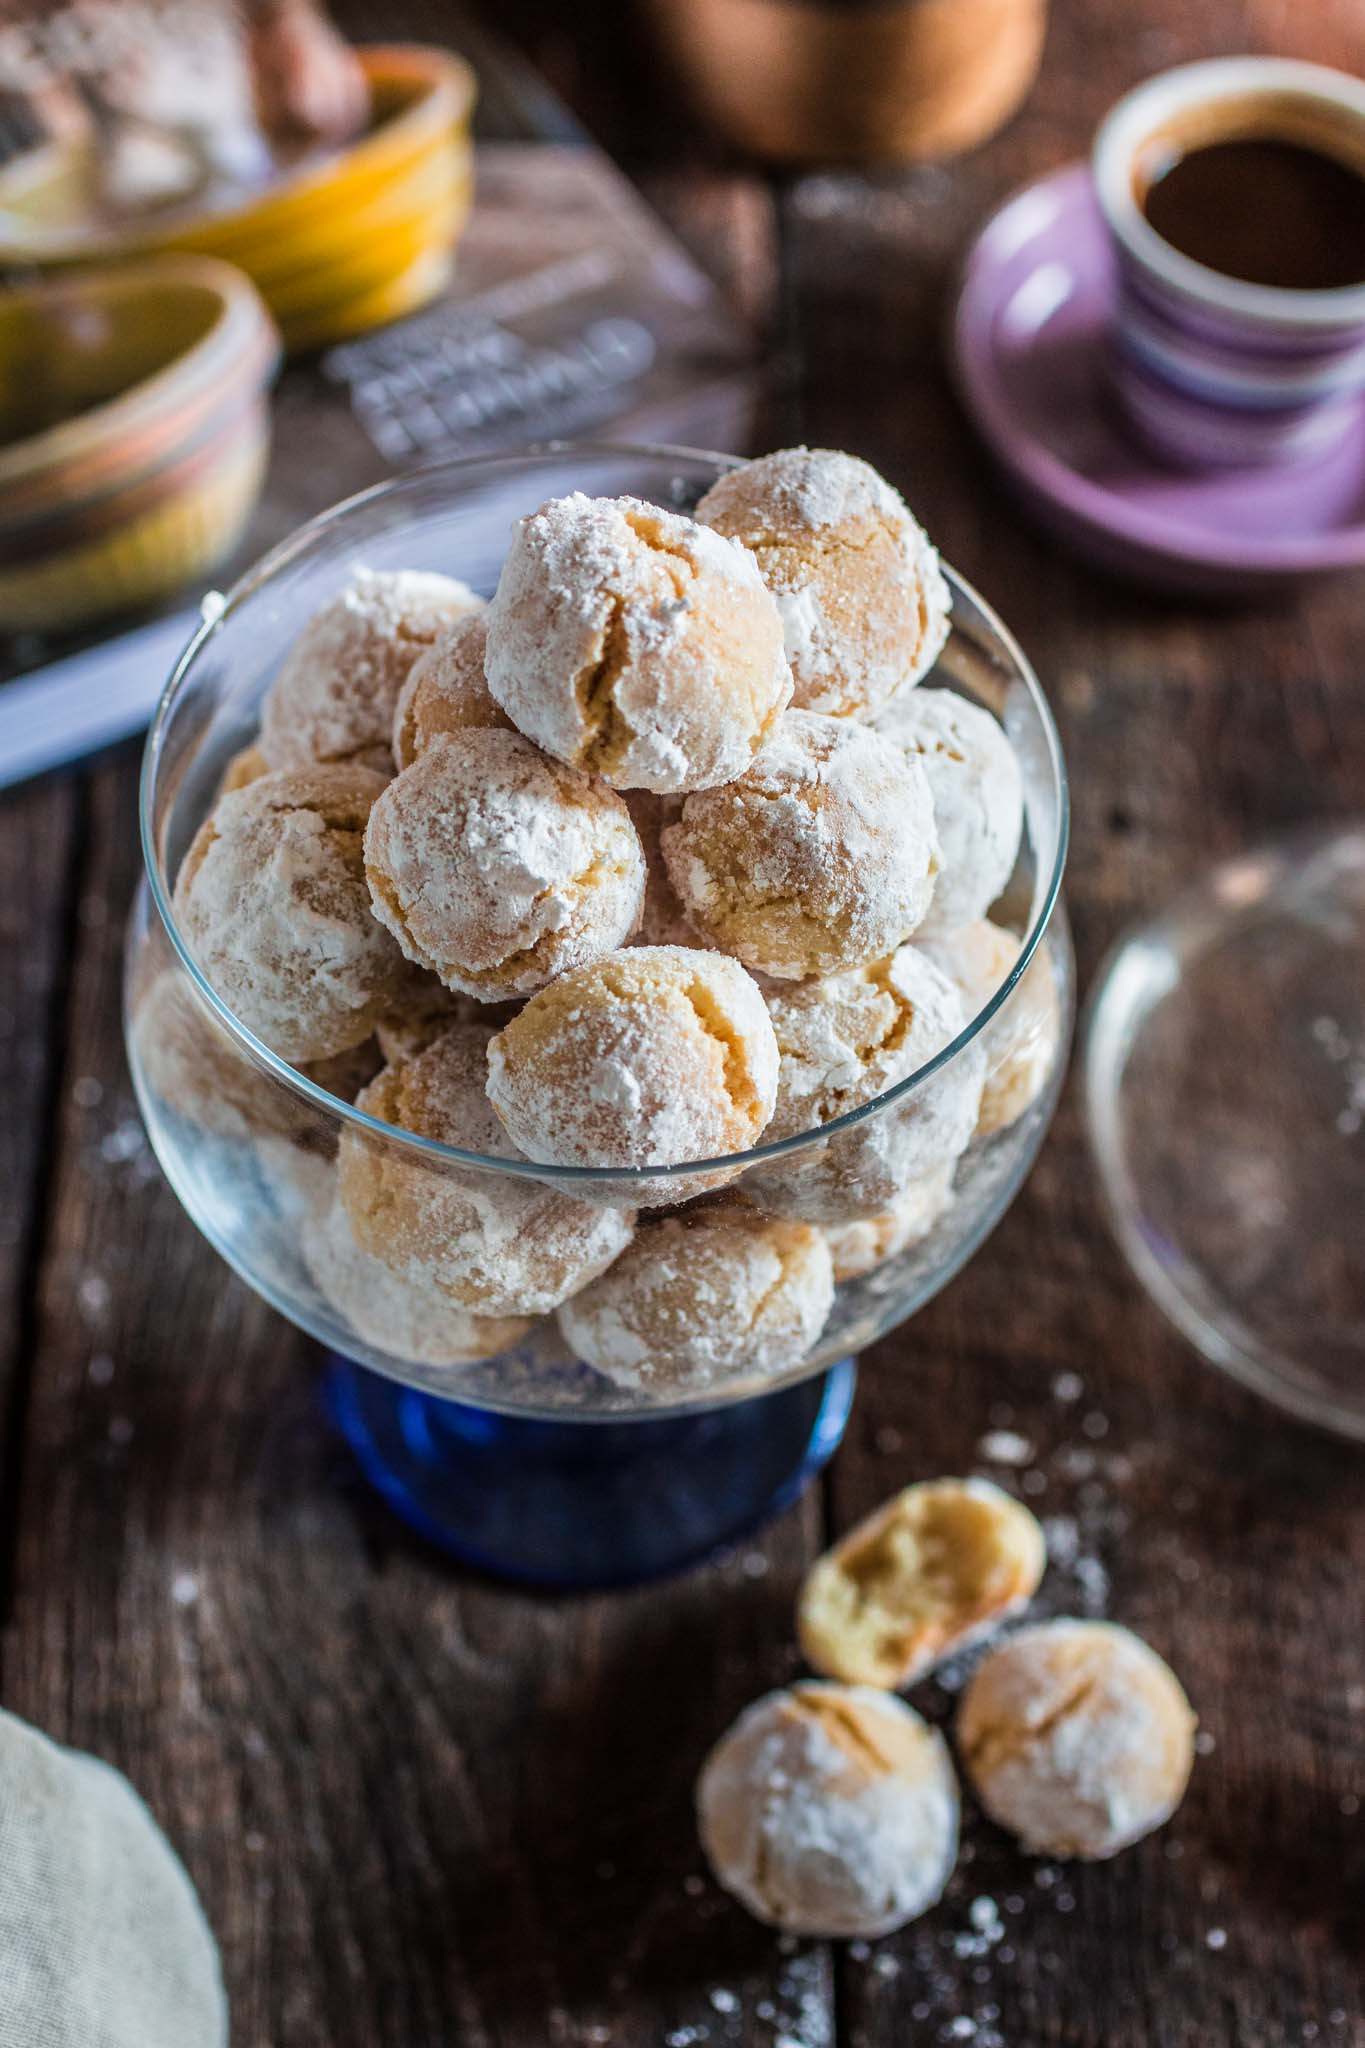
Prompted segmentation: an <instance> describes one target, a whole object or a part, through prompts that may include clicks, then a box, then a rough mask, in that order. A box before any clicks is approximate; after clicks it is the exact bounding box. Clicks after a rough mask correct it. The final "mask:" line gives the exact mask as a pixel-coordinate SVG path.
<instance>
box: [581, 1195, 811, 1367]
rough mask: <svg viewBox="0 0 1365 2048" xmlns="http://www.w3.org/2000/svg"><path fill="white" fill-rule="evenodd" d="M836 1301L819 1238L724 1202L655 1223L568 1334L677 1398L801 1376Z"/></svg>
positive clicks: (584, 1304) (587, 1299)
mask: <svg viewBox="0 0 1365 2048" xmlns="http://www.w3.org/2000/svg"><path fill="white" fill-rule="evenodd" d="M833 1300H834V1279H833V1274H832V1272H831V1268H830V1256H829V1247H828V1246H827V1245H826V1243H825V1241H824V1239H823V1238H822V1236H821V1235H820V1232H819V1231H818V1230H813V1229H812V1228H811V1227H810V1225H809V1224H805V1223H785V1222H782V1221H780V1220H779V1219H778V1218H776V1217H772V1216H760V1215H759V1214H757V1212H756V1211H754V1210H753V1209H750V1208H748V1207H747V1206H746V1205H745V1204H744V1203H742V1202H737V1201H735V1200H734V1199H733V1197H727V1196H724V1195H722V1196H720V1197H719V1198H718V1199H717V1200H716V1201H714V1202H703V1203H701V1204H700V1205H698V1206H697V1207H696V1208H689V1209H685V1210H682V1211H680V1212H678V1213H676V1214H671V1215H667V1216H654V1217H649V1218H647V1219H646V1220H645V1221H643V1222H642V1223H641V1225H640V1228H639V1230H638V1231H637V1233H636V1236H635V1238H634V1241H633V1242H632V1243H631V1244H630V1246H629V1247H628V1248H627V1249H626V1250H625V1251H624V1252H623V1253H622V1254H621V1256H620V1258H619V1259H617V1261H616V1263H615V1264H614V1265H613V1266H610V1267H609V1268H608V1269H607V1271H606V1272H605V1273H604V1274H603V1275H602V1276H601V1278H600V1279H598V1280H594V1281H593V1282H592V1284H591V1285H590V1286H588V1287H585V1288H584V1289H583V1290H582V1292H581V1293H579V1294H576V1295H575V1296H574V1298H573V1299H572V1301H567V1302H565V1304H564V1306H563V1307H562V1308H561V1309H560V1311H559V1326H560V1328H561V1330H562V1331H563V1332H564V1335H565V1337H566V1338H567V1339H568V1342H569V1343H570V1344H571V1345H572V1346H573V1348H574V1350H575V1352H576V1353H577V1355H578V1356H579V1357H580V1358H585V1359H586V1360H587V1362H588V1364H589V1365H593V1366H596V1368H597V1370H598V1371H599V1372H602V1373H605V1374H606V1375H607V1377H608V1379H610V1380H613V1381H615V1383H616V1385H617V1386H620V1387H630V1388H632V1389H636V1390H638V1391H640V1392H642V1393H646V1394H649V1395H652V1396H656V1397H658V1398H662V1399H667V1398H669V1397H670V1396H674V1395H678V1396H685V1395H691V1394H698V1393H705V1392H707V1391H709V1390H710V1389H712V1388H715V1387H720V1386H726V1387H730V1386H732V1385H733V1383H735V1382H736V1381H741V1380H763V1379H768V1378H771V1377H772V1376H773V1375H775V1374H777V1373H784V1372H790V1371H792V1370H793V1369H794V1368H795V1367H796V1366H798V1365H799V1364H800V1362H801V1360H802V1358H803V1357H804V1356H805V1354H806V1352H807V1351H809V1349H810V1347H811V1345H812V1344H814V1342H815V1340H816V1338H817V1337H818V1336H819V1334H820V1332H821V1330H822V1329H823V1328H824V1326H825V1320H826V1318H827V1316H828V1315H829V1311H830V1307H831V1305H832V1303H833Z"/></svg>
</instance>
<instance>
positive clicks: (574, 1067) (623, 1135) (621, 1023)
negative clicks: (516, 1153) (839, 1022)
mask: <svg viewBox="0 0 1365 2048" xmlns="http://www.w3.org/2000/svg"><path fill="white" fill-rule="evenodd" d="M488 1094H489V1098H490V1100H491V1101H492V1104H493V1107H494V1108H495V1109H496V1111H497V1113H498V1116H499V1117H500V1118H501V1120H502V1123H503V1125H504V1127H505V1128H506V1130H507V1132H508V1135H509V1136H510V1137H511V1139H512V1142H513V1143H514V1144H515V1145H517V1146H518V1147H519V1148H520V1150H521V1151H523V1152H524V1153H525V1154H526V1155H527V1157H528V1158H531V1159H541V1160H546V1161H551V1162H555V1163H558V1164H560V1165H564V1166H608V1167H635V1168H639V1167H650V1166H669V1165H675V1164H678V1163H680V1162H683V1161H687V1160H693V1159H698V1160H702V1159H718V1158H721V1157H723V1156H725V1155H728V1154H730V1153H735V1152H743V1151H746V1150H747V1149H748V1148H749V1147H750V1146H751V1145H753V1144H755V1143H756V1142H757V1140H758V1138H759V1136H760V1135H761V1133H762V1131H763V1129H764V1127H765V1125H766V1124H767V1122H768V1119H769V1117H770V1116H771V1114H772V1108H773V1103H774V1101H775V1099H776V1094H777V1041H776V1039H775V1038H774V1036H773V1027H772V1023H771V1020H770V1019H769V1016H768V1012H767V1009H766V1007H765V1005H764V1001H763V997H762V995H761V994H760V992H759V989H758V986H757V984H756V983H755V982H754V980H753V978H752V976H750V975H748V974H746V973H745V971H744V969H743V968H742V967H741V966H740V965H739V962H738V961H736V960H729V959H726V958H725V956H724V955H723V954H720V953H706V952H700V951H694V950H690V949H688V948H686V947H683V946H636V947H632V948H629V949H627V950H626V951H624V952H620V953H613V954H612V955H611V956H610V957H609V958H608V959H606V960H599V961H597V962H595V963H594V964H593V965H592V966H590V967H580V968H577V969H575V970H574V972H573V973H571V974H563V975H561V976H560V977H559V979H558V980H557V981H553V982H551V984H550V986H549V987H548V988H545V989H542V990H541V992H540V993H539V995H536V996H533V997H532V998H531V1000H530V1002H529V1003H527V1004H526V1006H525V1008H524V1009H522V1010H520V1011H519V1012H518V1013H517V1015H516V1016H515V1017H513V1019H512V1021H511V1022H510V1023H509V1024H507V1025H505V1026H504V1027H503V1029H502V1031H501V1032H499V1034H498V1036H497V1037H496V1038H495V1039H494V1040H493V1042H492V1044H491V1045H490V1046H489V1049H488ZM732 1171H733V1170H732V1169H718V1170H717V1171H716V1172H715V1173H713V1174H710V1175H696V1176H692V1175H687V1176H682V1177H678V1178H672V1179H670V1178H667V1177H665V1178H661V1179H659V1180H650V1179H646V1180H645V1181H643V1182H641V1183H637V1184H635V1185H634V1186H633V1188H632V1194H633V1197H634V1199H636V1200H637V1201H639V1202H641V1203H645V1204H658V1203H670V1202H676V1201H680V1200H682V1199H683V1198H684V1197H685V1196H687V1195H692V1194H698V1193H700V1192H702V1191H703V1190H704V1189H705V1188H707V1187H712V1186H716V1185H719V1184H720V1183H721V1182H723V1181H724V1180H727V1179H729V1178H731V1177H732ZM684 1182H685V1185H684ZM583 1192H584V1194H585V1195H587V1194H588V1193H590V1192H591V1184H589V1183H585V1184H584V1188H583ZM601 1192H602V1193H603V1194H610V1192H611V1190H610V1188H609V1187H607V1188H603V1189H602V1190H601ZM616 1198H617V1199H619V1198H620V1196H619V1192H618V1195H617V1197H616Z"/></svg>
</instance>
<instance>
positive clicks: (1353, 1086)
mask: <svg viewBox="0 0 1365 2048" xmlns="http://www.w3.org/2000/svg"><path fill="white" fill-rule="evenodd" d="M1311 1029H1312V1034H1313V1037H1314V1039H1315V1040H1316V1041H1317V1043H1318V1045H1320V1046H1321V1048H1322V1051H1323V1056H1324V1058H1326V1059H1327V1060H1328V1061H1330V1062H1331V1064H1332V1065H1333V1066H1339V1067H1340V1068H1341V1069H1342V1077H1343V1080H1344V1082H1345V1087H1346V1101H1345V1104H1344V1106H1343V1107H1342V1108H1341V1109H1339V1110H1338V1111H1337V1115H1336V1128H1337V1131H1338V1133H1339V1134H1340V1136H1342V1137H1343V1138H1353V1137H1355V1135H1356V1134H1357V1132H1358V1131H1359V1130H1360V1129H1361V1128H1362V1125H1365V1037H1354V1038H1353V1037H1352V1036H1351V1035H1350V1034H1349V1033H1348V1032H1346V1031H1344V1030H1343V1029H1342V1026H1341V1025H1340V1023H1339V1022H1338V1021H1337V1019H1336V1018H1335V1017H1315V1018H1314V1019H1313V1023H1312V1026H1311Z"/></svg>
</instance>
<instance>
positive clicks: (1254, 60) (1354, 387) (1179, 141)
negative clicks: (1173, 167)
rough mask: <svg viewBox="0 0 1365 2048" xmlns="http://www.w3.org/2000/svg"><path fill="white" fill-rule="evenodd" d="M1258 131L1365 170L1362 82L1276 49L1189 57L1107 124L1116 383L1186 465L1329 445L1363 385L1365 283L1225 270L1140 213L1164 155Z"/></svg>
mask: <svg viewBox="0 0 1365 2048" xmlns="http://www.w3.org/2000/svg"><path fill="white" fill-rule="evenodd" d="M1250 136H1256V137H1265V138H1273V139H1275V140H1277V141H1281V142H1296V143H1300V144H1303V145H1306V146H1308V147H1311V148H1316V149H1319V150H1322V151H1324V152H1326V153H1328V154H1330V155H1333V156H1336V157H1337V158H1339V159H1340V160H1341V161H1342V162H1344V163H1347V164H1350V165H1352V166H1354V167H1356V168H1357V169H1359V170H1361V171H1362V172H1365V81H1363V80H1361V79H1358V78H1351V77H1348V76H1347V74H1346V73H1345V72H1340V71H1332V70H1329V69H1328V68H1327V67H1326V66H1325V65H1320V64H1300V63H1294V62H1291V61H1289V60H1288V59H1283V58H1278V57H1231V58H1216V59H1214V60H1212V61H1211V62H1208V63H1202V64H1184V65H1181V66H1180V67H1179V68H1178V69H1176V70H1174V71H1165V72H1162V73H1161V74H1160V75H1159V76H1158V77H1156V78H1152V79H1149V80H1148V81H1147V83H1146V84H1145V85H1140V86H1138V87H1137V88H1136V89H1135V90H1134V91H1133V92H1130V93H1129V94H1127V95H1126V97H1125V98H1123V99H1121V100H1120V101H1119V102H1118V104H1117V106H1115V107H1114V108H1113V110H1112V111H1111V112H1110V113H1109V115H1108V116H1107V117H1106V119H1105V120H1104V122H1103V124H1102V125H1101V127H1100V130H1099V133H1098V135H1097V136H1096V138H1095V149H1094V155H1093V158H1092V168H1093V173H1094V179H1095V190H1096V193H1097V195H1098V198H1099V204H1100V210H1101V212H1102V214H1103V216H1104V219H1105V222H1106V224H1107V226H1108V229H1109V233H1110V235H1111V236H1112V238H1113V242H1114V249H1115V254H1116V258H1117V265H1118V293H1117V298H1116V306H1115V315H1114V324H1113V328H1112V331H1111V370H1112V376H1113V382H1114V387H1115V390H1116V393H1117V396H1118V400H1119V403H1120V405H1121V406H1122V408H1123V411H1124V414H1125V416H1126V418H1127V420H1128V423H1129V425H1130V426H1131V427H1132V428H1133V429H1134V430H1135V431H1136V433H1137V434H1138V436H1139V437H1140V439H1141V440H1142V441H1144V442H1145V443H1146V444H1147V445H1148V446H1149V447H1150V448H1151V449H1152V450H1153V451H1154V452H1155V453H1156V454H1157V455H1159V456H1161V457H1162V458H1163V459H1164V460H1165V461H1167V462H1172V463H1175V464H1176V465H1178V466H1179V467H1181V468H1184V469H1227V468H1237V469H1241V468H1264V467H1266V466H1268V465H1276V464H1281V463H1288V462H1296V461H1302V460H1304V459H1306V458H1308V457H1311V456H1315V455H1320V454H1322V453H1324V452H1325V451H1326V450H1327V449H1328V448H1330V447H1331V446H1332V444H1333V443H1334V442H1335V441H1336V440H1337V438H1338V437H1339V436H1340V435H1341V434H1342V433H1343V432H1345V431H1346V430H1347V429H1348V428H1349V426H1350V425H1351V423H1352V421H1353V419H1354V417H1355V414H1356V411H1357V409H1358V408H1359V406H1360V404H1361V402H1362V392H1365V284H1358V285H1348V286H1343V287H1340V288H1336V289H1333V290H1327V291H1298V290H1288V289H1284V288H1281V287H1279V286H1271V285H1259V284H1249V283H1246V282H1244V281H1243V280H1242V279H1240V278H1235V277H1225V276H1224V275H1223V274H1222V273H1221V272H1219V271H1217V270H1211V269H1210V268H1209V267H1208V266H1207V265H1205V264H1203V263H1197V262H1195V261H1194V260H1193V258H1191V257H1189V256H1185V255H1182V254H1181V252H1180V251H1179V250H1178V249H1175V248H1173V247H1172V246H1171V244H1170V243H1169V242H1168V241H1166V240H1165V239H1164V238H1163V237H1162V236H1161V235H1159V234H1158V233H1157V231H1156V229H1155V228H1154V227H1152V225H1151V223H1150V222H1149V221H1148V220H1147V219H1146V217H1145V215H1144V214H1143V212H1142V208H1141V204H1140V194H1141V192H1142V190H1143V188H1144V185H1145V182H1146V177H1145V167H1146V166H1147V165H1148V164H1149V163H1150V162H1151V160H1152V159H1153V157H1154V156H1159V155H1169V154H1170V153H1172V152H1173V151H1174V152H1179V151H1180V150H1182V149H1188V148H1192V147H1197V146H1200V145H1206V144H1208V143H1211V142H1218V141H1230V140H1232V139H1234V138H1236V139H1239V140H1240V139H1244V138H1247V137H1250ZM1362 265H1363V267H1365V250H1363V251H1362Z"/></svg>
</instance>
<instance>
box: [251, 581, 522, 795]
mask: <svg viewBox="0 0 1365 2048" xmlns="http://www.w3.org/2000/svg"><path fill="white" fill-rule="evenodd" d="M482 601H483V600H482V599H481V598H479V597H476V596H475V594H474V592H473V591H472V590H471V589H470V588H469V586H468V584H465V583H460V582H457V581H456V579H455V578H454V577H453V576H438V575H435V574H433V573H431V572H429V571H427V570H423V569H364V568H357V569H354V570H352V572H351V576H350V580H349V582H348V583H347V584H346V586H345V588H344V589H343V590H340V591H338V592H337V594H336V596H335V597H333V598H330V599H329V600H328V602H327V603H326V604H325V605H323V606H322V608H321V610H319V611H317V612H315V613H314V615H313V617H312V618H311V619H310V620H309V621H308V623H307V625H306V626H305V627H304V629H303V631H302V632H301V633H300V635H299V637H298V639H297V640H296V641H295V642H294V645H293V646H292V647H291V648H290V650H289V653H288V655H287V656H286V657H285V662H284V666H283V667H282V668H281V670H280V672H279V674H278V676H277V677H276V678H275V681H274V683H273V684H272V685H271V688H270V690H269V692H268V694H267V696H266V700H265V704H264V707H263V710H262V714H261V738H260V746H261V751H262V752H263V753H264V755H265V757H266V759H267V760H268V761H269V763H270V765H271V767H272V768H302V767H305V766H307V765H308V764H309V763H310V762H314V761H343V762H354V763H357V764H359V765H361V766H363V767H367V768H373V769H376V770H377V771H378V772H379V773H380V774H383V775H387V774H390V773H391V772H392V769H393V758H392V754H391V752H390V745H389V743H390V739H391V737H392V733H393V714H394V706H395V705H396V704H397V701H398V692H399V691H400V690H401V689H402V687H403V684H404V683H405V682H406V680H407V675H408V670H409V669H410V668H411V667H412V664H413V662H414V661H415V660H416V658H417V656H418V655H419V654H420V653H422V651H423V649H424V648H427V647H429V646H430V645H431V644H432V642H433V641H434V640H436V639H438V638H439V637H440V636H441V634H443V633H445V632H447V631H448V630H449V628H450V627H451V626H453V625H454V623H455V621H456V619H458V618H460V617H461V616H462V615H463V614H464V613H465V612H469V611H473V610H475V609H477V607H478V606H479V605H480V604H481V603H482Z"/></svg>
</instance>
